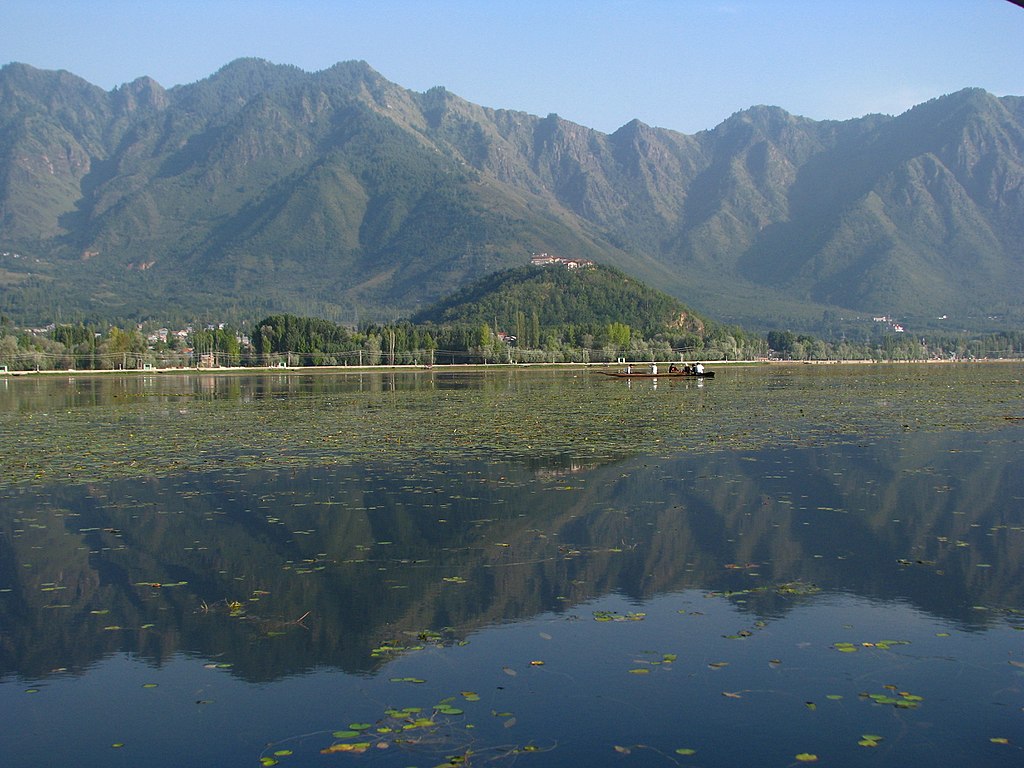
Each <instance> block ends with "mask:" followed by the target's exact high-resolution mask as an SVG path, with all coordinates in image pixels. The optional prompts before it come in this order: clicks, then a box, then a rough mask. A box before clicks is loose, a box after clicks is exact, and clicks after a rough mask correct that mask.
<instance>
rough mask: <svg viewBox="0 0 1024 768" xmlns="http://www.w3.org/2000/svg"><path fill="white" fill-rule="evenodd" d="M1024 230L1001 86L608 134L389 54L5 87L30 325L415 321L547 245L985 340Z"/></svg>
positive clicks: (721, 308)
mask: <svg viewBox="0 0 1024 768" xmlns="http://www.w3.org/2000/svg"><path fill="white" fill-rule="evenodd" d="M1022 240H1024V100H1022V99H1021V98H1020V97H1009V96H1008V97H1002V98H996V97H994V96H992V95H990V94H988V93H985V92H984V91H979V90H965V91H961V92H959V93H955V94H952V95H949V96H944V97H941V98H938V99H935V100H933V101H930V102H927V103H925V104H922V105H920V106H918V107H915V108H914V109H912V110H910V111H908V112H906V113H904V114H903V115H900V116H897V117H889V116H881V115H871V116H867V117H864V118H860V119H856V120H849V121H843V122H830V121H825V122H820V121H812V120H808V119H805V118H800V117H796V116H793V115H790V114H788V113H786V112H785V111H783V110H782V109H779V108H776V107H754V108H751V109H749V110H746V111H743V112H739V113H737V114H735V115H733V116H732V117H730V118H729V119H727V120H726V121H724V122H723V123H722V124H721V125H719V126H717V127H716V128H714V129H713V130H709V131H704V132H701V133H699V134H696V135H685V134H681V133H677V132H674V131H671V130H667V129H660V128H653V127H650V126H646V125H644V124H642V123H640V122H638V121H633V122H631V123H629V124H627V125H625V126H623V127H622V128H620V129H619V130H618V131H616V132H614V133H612V134H604V133H601V132H598V131H595V130H591V129H589V128H586V127H583V126H580V125H576V124H573V123H571V122H568V121H566V120H563V119H561V118H559V117H558V116H557V115H549V116H547V117H543V118H542V117H537V116H533V115H529V114H525V113H520V112H511V111H507V110H494V109H487V108H484V107H480V106H478V105H475V104H472V103H470V102H467V101H465V100H463V99H461V98H459V97H457V96H455V95H454V94H452V93H450V92H448V91H446V90H444V89H443V88H434V89H431V90H429V91H427V92H426V93H415V92H412V91H409V90H407V89H404V88H402V87H400V86H398V85H395V84H394V83H390V82H388V81H387V80H386V79H384V78H383V77H381V76H380V75H379V74H378V73H376V72H375V71H374V70H373V69H372V68H371V67H370V66H368V65H367V64H365V63H363V62H345V63H341V64H338V65H336V66H334V67H332V68H330V69H327V70H324V71H321V72H316V73H307V72H303V71H302V70H299V69H297V68H294V67H288V66H279V65H273V64H270V63H267V62H265V61H260V60H251V59H245V60H239V61H235V62H233V63H231V64H229V65H227V66H226V67H224V68H223V69H221V70H220V71H219V72H217V73H216V74H214V75H212V76H211V77H209V78H207V79H205V80H202V81H200V82H197V83H193V84H190V85H186V86H177V87H175V88H171V89H169V90H165V89H164V88H162V87H161V86H160V85H159V84H157V83H156V82H154V81H152V80H150V79H148V78H140V79H139V80H136V81H134V82H132V83H129V84H126V85H123V86H121V87H119V88H117V89H115V90H113V91H110V92H107V91H103V90H102V89H100V88H97V87H95V86H92V85H90V84H89V83H87V82H85V81H84V80H82V79H80V78H77V77H75V76H74V75H71V74H69V73H67V72H48V71H42V70H37V69H34V68H32V67H29V66H27V65H23V64H10V65H7V66H5V67H3V68H2V69H0V251H3V252H4V254H5V255H3V256H0V312H4V313H6V314H8V315H10V316H12V317H14V318H15V319H17V320H21V321H24V322H44V321H46V320H52V319H55V318H57V317H59V316H61V315H62V316H63V318H64V319H68V318H69V317H73V316H75V315H86V316H97V315H104V316H107V317H147V316H150V317H160V318H164V319H173V318H174V317H187V318H195V317H220V318H223V319H232V318H237V319H252V318H254V317H256V316H258V315H260V314H261V313H263V312H267V311H288V312H297V313H300V314H305V315H320V316H324V317H328V318H330V319H334V320H343V321H352V320H356V319H360V318H388V317H396V316H398V315H400V314H406V313H409V312H412V311H414V310H415V309H417V308H420V307H423V306H426V305H428V304H430V303H432V302H434V301H436V300H437V299H439V298H440V297H441V296H444V295H447V294H449V293H451V292H452V291H454V290H457V289H458V288H459V287H460V286H462V285H465V284H467V283H469V282H472V281H473V280H475V279H477V278H479V277H481V276H483V275H485V274H487V273H489V272H492V271H496V270H498V269H502V268H506V267H511V266H517V265H521V264H524V263H525V262H526V261H527V259H528V257H529V255H530V254H531V253H533V252H541V251H545V252H550V253H555V254H557V255H559V256H564V257H579V258H589V259H593V260H595V261H597V262H599V263H602V264H608V265H612V266H615V267H617V268H619V269H621V270H623V271H625V272H626V273H628V274H630V275H632V276H634V277H636V278H638V279H641V280H644V281H646V282H648V283H650V284H652V285H656V286H658V287H659V288H660V289H662V290H664V291H666V292H668V293H670V294H672V295H673V296H675V297H677V298H679V299H681V300H683V301H685V302H686V303H687V304H689V305H690V306H693V307H694V308H696V309H697V310H698V311H702V312H704V313H705V314H707V315H709V316H711V317H715V318H718V319H722V320H726V321H732V322H743V323H746V324H749V325H753V326H757V325H761V326H773V325H779V324H789V325H794V326H798V327H799V326H800V325H804V326H808V325H812V324H814V323H816V322H817V321H819V320H820V319H821V317H822V314H823V313H825V312H827V313H829V314H831V315H840V314H844V315H845V314H851V313H862V314H867V315H870V314H882V313H888V314H895V315H900V316H916V317H918V318H919V319H920V320H921V321H922V322H925V321H930V320H934V318H936V317H939V316H941V315H948V316H949V317H950V322H955V323H956V324H957V325H958V327H968V326H972V325H973V326H974V327H984V326H985V324H986V323H988V324H992V323H995V324H999V323H1001V322H1002V323H1013V322H1016V321H1019V320H1020V319H1021V315H1022V304H1024V301H1022V298H1021V293H1020V291H1019V288H1018V286H1019V285H1021V284H1024V255H1022V252H1021V248H1020V245H1019V243H1020V242H1021V241H1022ZM989 316H998V317H997V319H996V320H989V319H988V317H989Z"/></svg>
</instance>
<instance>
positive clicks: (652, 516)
mask: <svg viewBox="0 0 1024 768" xmlns="http://www.w3.org/2000/svg"><path fill="white" fill-rule="evenodd" d="M1005 434H1006V433H995V434H990V435H987V436H986V438H985V441H984V442H983V441H982V439H981V438H979V437H977V436H973V435H970V434H967V433H954V434H951V435H917V436H907V437H905V438H904V439H902V440H900V441H890V442H887V443H883V444H880V445H877V446H872V445H867V446H854V445H843V446H830V447H824V448H818V449H815V450H807V449H788V450H766V451H760V452H749V453H739V452H722V453H719V454H713V455H706V456H693V457H687V456H682V457H680V456H678V455H676V456H674V457H672V458H662V459H652V458H651V457H647V458H645V459H632V460H628V461H621V462H618V463H615V464H609V465H604V466H592V467H590V468H585V469H583V471H578V470H579V469H580V467H578V466H577V465H576V463H574V462H573V461H572V459H571V458H569V457H566V458H565V461H563V462H555V464H556V466H555V467H552V469H554V470H557V469H558V468H559V465H561V466H562V467H563V468H565V469H569V470H572V471H569V472H558V471H548V470H547V469H546V468H544V467H542V466H535V467H530V466H525V465H523V464H518V465H517V464H498V465H490V464H485V463H460V464H452V465H423V464H419V463H416V462H411V461H410V462H408V463H406V464H402V465H399V466H388V467H380V466H375V465H362V466H359V467H316V468H312V469H294V470H280V471H271V472H260V471H247V472H237V473H229V472H222V473H215V472H211V473H207V474H193V475H187V476H179V477H174V478H166V479H149V480H140V481H127V480H126V481H118V482H111V483H104V484H96V485H93V486H79V487H57V488H48V489H43V490H41V491H38V492H37V491H34V490H20V491H14V492H11V493H9V494H8V495H7V497H6V498H5V499H4V500H3V508H4V510H5V514H4V518H3V521H2V526H3V527H2V535H0V579H2V583H0V588H5V589H9V591H5V592H0V664H2V667H0V670H2V671H4V672H18V673H20V674H24V675H32V676H36V675H43V674H46V673H48V672H49V671H50V670H53V669H58V668H69V669H72V670H73V669H81V668H84V667H85V666H87V665H88V664H90V663H91V662H93V661H94V660H95V659H97V658H99V657H101V656H103V655H104V654H107V653H110V652H113V651H115V650H119V649H120V650H129V651H132V652H134V653H137V654H140V655H142V656H144V657H146V658H150V659H152V660H153V662H154V663H160V662H161V661H162V660H164V659H166V658H167V657H168V656H169V655H170V654H172V653H174V652H179V651H185V652H196V653H200V654H203V655H205V656H208V657H211V658H212V657H216V658H218V659H224V660H227V661H230V662H232V663H233V664H234V669H235V670H236V672H237V673H238V674H240V675H243V676H245V677H247V678H250V679H266V678H272V677H276V676H279V675H282V674H287V673H292V672H296V671H300V670H304V669H308V668H311V667H313V666H316V665H325V664H329V665H336V666H339V667H342V668H345V669H348V670H369V669H372V668H374V666H375V665H376V664H378V663H379V660H378V659H376V658H374V657H373V656H372V655H371V650H372V649H374V648H377V647H379V646H380V645H381V644H382V643H386V642H390V643H392V644H395V645H401V646H408V645H414V644H416V643H417V642H422V639H420V638H418V635H419V634H420V633H421V632H422V631H423V630H427V629H431V630H440V629H442V628H445V627H450V628H452V630H451V632H449V633H447V634H446V635H445V638H447V639H449V640H450V639H452V638H456V637H460V636H464V635H465V634H466V633H468V632H470V631H472V630H473V629H474V628H477V627H480V626H483V625H486V624H489V623H493V622H498V621H505V620H514V619H518V618H523V617H528V616H532V615H536V614H537V613H540V612H544V611H551V610H554V611H564V610H570V609H571V608H572V607H573V606H574V605H578V604H579V603H580V602H581V601H584V600H587V599H590V598H593V597H595V596H599V595H602V594H606V593H609V592H618V593H623V594H626V595H628V596H630V597H632V598H635V599H637V600H642V599H645V598H648V597H651V596H652V595H654V594H657V593H660V592H665V591H674V590H681V589H686V588H695V589H701V590H709V591H712V590H713V591H716V592H729V591H733V592H741V593H742V598H743V600H745V603H744V605H745V607H746V609H748V610H750V611H752V612H756V613H758V614H759V615H762V616H772V615H778V614H781V613H782V612H784V611H786V610H787V609H788V608H789V607H790V606H792V605H793V604H794V601H799V600H801V599H805V598H804V597H803V596H802V595H801V594H799V590H797V591H796V592H795V593H794V592H793V591H785V590H783V591H780V590H778V589H776V587H777V586H778V585H780V584H785V583H790V582H799V583H801V584H805V585H809V584H816V585H818V586H820V587H821V588H822V589H824V590H826V591H835V590H840V591H849V592H855V593H858V594H861V595H864V596H868V597H876V598H881V599H887V600H888V599H899V600H906V601H909V602H912V603H915V604H917V605H919V606H920V607H922V608H924V609H926V610H928V611H931V612H933V613H935V614H938V615H942V616H946V617H950V618H953V619H955V620H958V621H961V622H964V623H971V622H976V621H985V620H989V619H991V617H992V615H993V614H992V613H991V612H989V613H988V614H985V613H980V612H978V611H976V610H972V606H976V605H985V606H989V607H991V608H1014V607H1018V606H1020V605H1021V604H1022V602H1024V595H1022V594H1021V590H1022V588H1024V587H1022V585H1021V579H1020V569H1021V564H1022V563H1024V551H1022V548H1024V531H1022V529H1021V526H1020V525H1018V523H1017V521H1016V520H1015V519H1014V518H1013V514H1014V513H1015V508H1014V504H1015V503H1016V502H1014V498H1016V499H1018V500H1019V498H1020V497H1021V495H1022V490H1024V489H1022V484H1024V479H1021V478H1022V475H1024V473H1021V472H1020V459H1019V458H1018V456H1017V453H1016V451H1015V446H1014V445H1013V444H1012V443H1011V442H1010V440H1009V439H1008V438H1007V439H1004V437H1005ZM982 566H985V567H982ZM181 582H185V583H184V584H182V583H181ZM306 614H308V616H307V617H306V618H305V620H304V621H302V622H301V624H296V623H295V621H296V619H299V618H300V617H302V616H304V615H306ZM148 625H151V626H148ZM111 627H120V628H121V629H111Z"/></svg>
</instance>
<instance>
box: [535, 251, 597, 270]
mask: <svg viewBox="0 0 1024 768" xmlns="http://www.w3.org/2000/svg"><path fill="white" fill-rule="evenodd" d="M530 264H531V265H532V266H534V267H546V266H548V265H549V264H560V265H561V266H563V267H565V268H566V269H586V268H589V267H592V266H594V262H592V261H591V260H590V259H566V258H563V257H561V256H551V255H550V254H547V253H535V254H533V256H531V257H530Z"/></svg>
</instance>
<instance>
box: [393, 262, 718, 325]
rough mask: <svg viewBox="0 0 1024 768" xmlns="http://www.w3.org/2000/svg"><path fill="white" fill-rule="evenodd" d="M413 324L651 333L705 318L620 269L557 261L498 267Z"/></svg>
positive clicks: (417, 316)
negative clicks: (619, 328) (617, 327)
mask: <svg viewBox="0 0 1024 768" xmlns="http://www.w3.org/2000/svg"><path fill="white" fill-rule="evenodd" d="M412 321H413V322H414V323H436V324H453V323H455V324H465V325H480V324H484V325H492V326H497V327H498V328H502V329H516V330H517V331H518V335H519V336H521V337H522V336H524V335H528V334H529V324H530V323H532V322H534V321H535V322H536V323H537V324H539V326H540V327H542V328H552V327H566V326H575V327H576V328H579V329H581V332H583V333H590V334H595V333H597V332H598V331H599V330H603V329H604V328H606V327H607V326H608V325H610V324H614V323H619V324H624V325H626V326H629V327H630V328H633V329H636V330H638V331H640V332H641V333H642V334H643V335H644V336H650V335H654V334H657V333H661V332H665V331H674V332H677V333H693V334H699V333H701V332H703V330H704V320H703V319H702V318H700V317H698V316H697V315H695V314H694V313H693V312H691V311H690V310H688V309H687V308H686V307H685V306H684V305H683V304H682V303H681V302H679V301H678V300H677V299H674V298H672V297H671V296H668V295H666V294H664V293H661V292H659V291H655V290H653V289H651V288H649V287H647V286H646V285H644V284H642V283H640V282H639V281H638V280H636V279H634V278H631V277H629V276H628V275H626V274H625V273H624V272H621V271H619V270H617V269H613V268H610V267H601V266H593V267H586V268H582V269H566V268H565V267H563V266H560V265H557V264H555V265H551V266H544V267H535V266H527V267H517V268H514V269H507V270H502V271H500V272H496V273H493V274H491V275H487V276H486V277H484V278H482V279H480V280H478V281H476V282H474V283H472V284H470V285H468V286H466V287H465V288H463V289H462V290H460V291H458V292H456V293H455V294H453V295H451V296H449V297H447V298H446V299H444V300H442V301H440V302H438V303H437V304H434V305H433V306H431V307H428V308H427V309H425V310H423V311H421V312H419V313H417V314H416V315H414V316H413V318H412Z"/></svg>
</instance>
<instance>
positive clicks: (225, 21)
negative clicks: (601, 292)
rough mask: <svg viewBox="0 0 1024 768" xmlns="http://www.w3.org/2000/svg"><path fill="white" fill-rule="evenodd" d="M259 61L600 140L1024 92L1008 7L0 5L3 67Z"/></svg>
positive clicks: (122, 72) (498, 0)
mask: <svg viewBox="0 0 1024 768" xmlns="http://www.w3.org/2000/svg"><path fill="white" fill-rule="evenodd" d="M241 56H257V57H260V58H265V59H268V60H270V61H273V62H275V63H278V64H294V65H296V66H299V67H301V68H302V69H305V70H307V71H316V70H320V69H324V68H327V67H329V66H331V65H332V64H334V63H336V62H338V61H346V60H350V59H363V60H365V61H367V62H368V63H369V64H370V65H371V66H372V67H373V68H374V69H376V70H377V71H379V72H380V73H381V74H382V75H384V77H386V78H388V79H389V80H392V81H393V82H395V83H398V84H399V85H401V86H404V87H406V88H410V89H412V90H415V91H424V90H426V89H428V88H430V87H432V86H435V85H443V86H445V87H446V88H447V89H448V90H450V91H453V92H454V93H456V94H458V95H460V96H462V97H464V98H466V99H469V100H470V101H473V102H476V103H478V104H482V105H484V106H488V107H496V108H506V109H517V110H523V111H526V112H530V113H533V114H537V115H547V114H549V113H551V112H557V113H558V114H559V115H561V116H562V117H564V118H566V119H568V120H572V121H575V122H578V123H581V124H583V125H586V126H589V127H592V128H597V129H598V130H601V131H607V132H610V131H614V130H615V129H616V128H618V127H619V126H621V125H623V124H624V123H627V122H628V121H630V120H632V119H634V118H638V119H640V120H642V121H643V122H645V123H648V124H651V125H656V126H660V127H664V128H672V129H675V130H679V131H684V132H686V133H695V132H697V131H700V130H703V129H707V128H713V127H714V126H715V125H717V124H718V123H720V122H721V121H722V120H724V119H725V118H727V117H728V116H729V115H730V114H732V113H733V112H736V111H738V110H741V109H746V108H747V107H750V106H752V105H755V104H771V105H775V106H780V107H782V108H783V109H786V110H788V111H789V112H792V113H794V114H798V115H805V116H807V117H811V118H814V119H818V120H822V119H846V118H850V117H858V116H861V115H864V114H868V113H871V112H883V113H888V114H898V113H900V112H902V111H904V110H906V109H908V108H909V107H911V106H913V105H914V104H918V103H920V102H922V101H926V100H928V99H930V98H933V97H936V96H940V95H942V94H945V93H950V92H952V91H956V90H959V89H960V88H964V87H967V86H977V87H981V88H985V89H986V90H989V91H991V92H992V93H995V94H997V95H1000V96H1002V95H1006V94H1014V95H1024V9H1021V8H1018V7H1016V6H1014V5H1012V4H1011V3H1010V2H1007V0H859V1H857V0H544V1H540V0H516V1H515V2H506V0H490V1H489V0H335V1H333V2H332V1H330V0H287V1H285V0H245V1H242V0H173V2H169V1H167V0H0V62H2V63H6V62H9V61H20V62H24V63H27V64H31V65H33V66H35V67H39V68H42V69H66V70H68V71H70V72H73V73H75V74H77V75H80V76H81V77H84V78H85V79H86V80H88V81H90V82H92V83H94V84H96V85H99V86H101V87H103V88H105V89H110V88H113V87H115V86H117V85H119V84H121V83H124V82H128V81H131V80H134V79H135V78H136V77H139V76H142V75H149V76H151V77H153V78H154V79H156V80H157V81H158V82H160V83H161V84H162V85H164V86H165V87H170V86H173V85H176V84H182V83H189V82H194V81H196V80H200V79H202V78H204V77H207V76H209V75H210V74H212V73H213V72H215V71H216V70H217V69H219V68H220V67H221V66H223V65H224V64H226V63H228V62H229V61H231V60H233V59H236V58H238V57H241Z"/></svg>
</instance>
